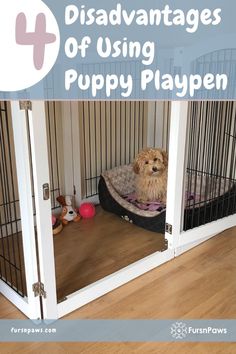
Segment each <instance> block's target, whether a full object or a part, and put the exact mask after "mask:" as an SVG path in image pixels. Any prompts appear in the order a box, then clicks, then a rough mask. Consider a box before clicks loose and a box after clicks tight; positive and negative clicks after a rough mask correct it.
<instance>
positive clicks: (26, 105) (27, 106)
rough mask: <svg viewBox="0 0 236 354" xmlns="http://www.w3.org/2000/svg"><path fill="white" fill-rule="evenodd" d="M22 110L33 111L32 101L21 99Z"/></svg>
mask: <svg viewBox="0 0 236 354" xmlns="http://www.w3.org/2000/svg"><path fill="white" fill-rule="evenodd" d="M19 105H20V110H21V111H28V110H30V111H32V103H31V101H20V103H19Z"/></svg>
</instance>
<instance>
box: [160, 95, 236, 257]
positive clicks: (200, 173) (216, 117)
mask: <svg viewBox="0 0 236 354" xmlns="http://www.w3.org/2000/svg"><path fill="white" fill-rule="evenodd" d="M235 116H236V105H235V103H234V102H226V101H222V102H190V103H187V102H173V103H172V120H171V122H172V124H171V134H170V162H169V175H168V203H167V215H166V223H167V225H166V237H167V238H168V240H169V245H170V246H171V247H172V248H174V249H175V255H179V254H181V253H183V252H184V251H186V250H188V249H190V248H192V247H194V246H196V245H198V244H200V243H201V242H203V241H205V240H207V239H209V238H210V237H212V236H214V235H216V234H218V233H220V232H222V231H224V230H226V229H228V228H230V227H233V226H235V225H236V141H235V136H236V134H235V132H236V120H235Z"/></svg>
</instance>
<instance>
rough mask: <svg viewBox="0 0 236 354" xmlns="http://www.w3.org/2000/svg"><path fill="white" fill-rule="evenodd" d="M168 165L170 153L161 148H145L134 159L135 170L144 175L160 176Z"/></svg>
mask: <svg viewBox="0 0 236 354" xmlns="http://www.w3.org/2000/svg"><path fill="white" fill-rule="evenodd" d="M167 166H168V155H167V153H166V152H165V151H164V150H161V149H145V150H143V151H141V152H140V153H139V154H138V156H137V157H136V159H135V161H134V166H133V169H134V172H135V173H137V174H140V175H143V176H150V177H151V176H153V177H157V176H160V175H161V174H162V173H163V171H164V170H166V169H167Z"/></svg>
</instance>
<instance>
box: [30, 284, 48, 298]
mask: <svg viewBox="0 0 236 354" xmlns="http://www.w3.org/2000/svg"><path fill="white" fill-rule="evenodd" d="M32 288H33V292H34V296H35V297H37V296H41V297H43V298H44V299H46V297H47V293H46V291H45V290H44V284H43V283H41V282H40V281H38V282H37V283H34V284H33V285H32Z"/></svg>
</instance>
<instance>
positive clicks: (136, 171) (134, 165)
mask: <svg viewBox="0 0 236 354" xmlns="http://www.w3.org/2000/svg"><path fill="white" fill-rule="evenodd" d="M139 170H140V168H139V164H138V162H137V161H135V162H134V164H133V171H134V173H136V174H137V175H138V174H139Z"/></svg>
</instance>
